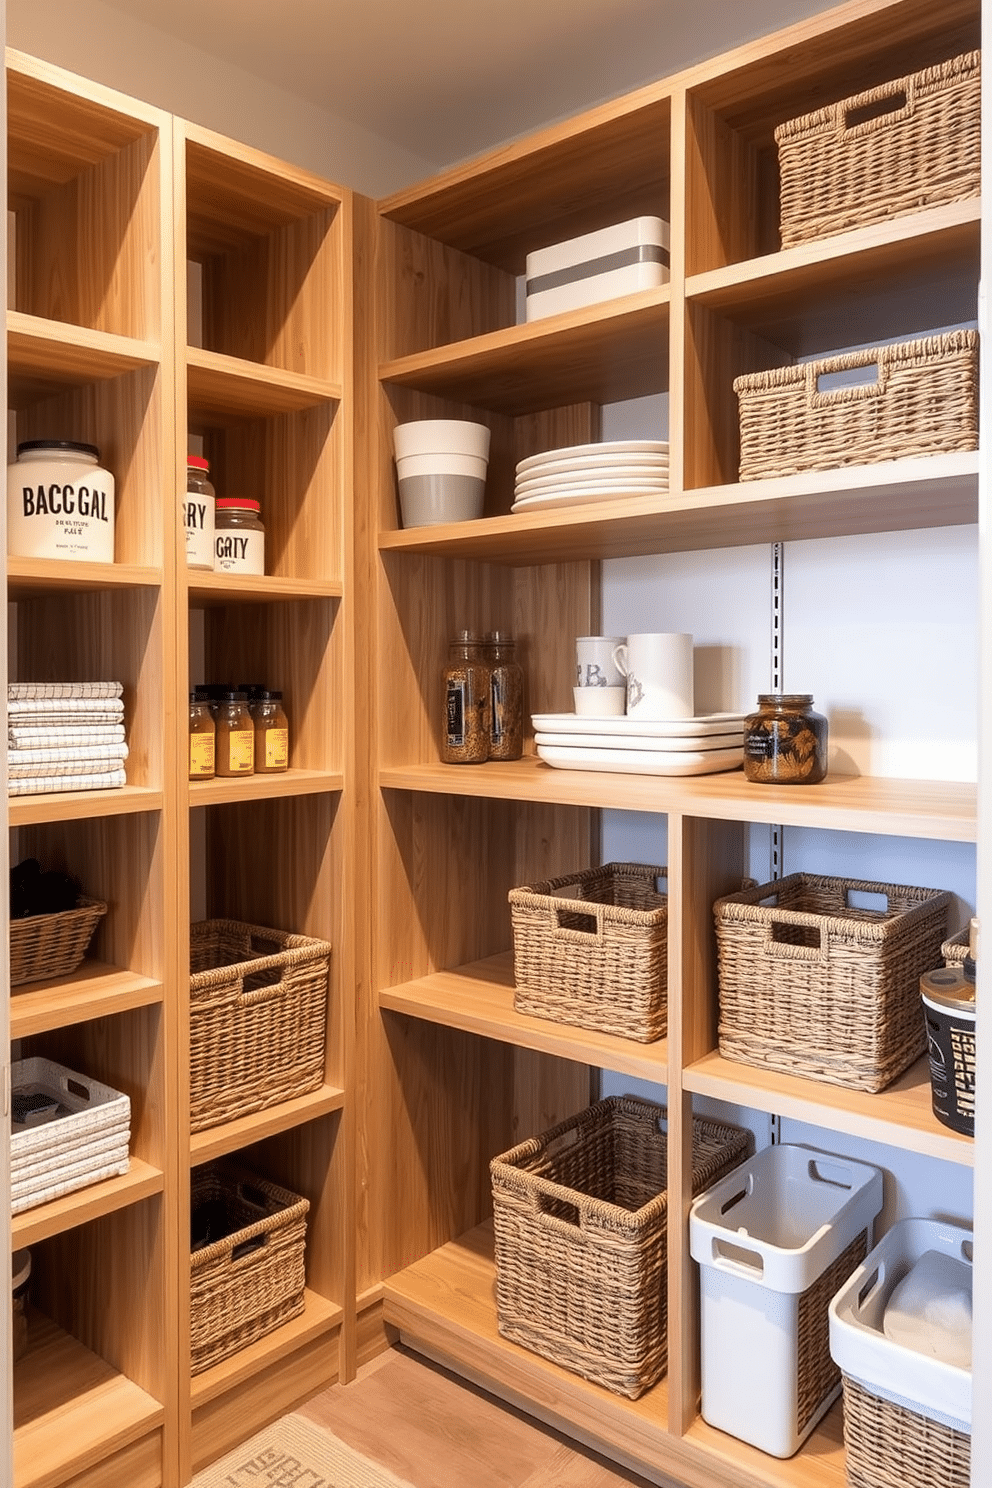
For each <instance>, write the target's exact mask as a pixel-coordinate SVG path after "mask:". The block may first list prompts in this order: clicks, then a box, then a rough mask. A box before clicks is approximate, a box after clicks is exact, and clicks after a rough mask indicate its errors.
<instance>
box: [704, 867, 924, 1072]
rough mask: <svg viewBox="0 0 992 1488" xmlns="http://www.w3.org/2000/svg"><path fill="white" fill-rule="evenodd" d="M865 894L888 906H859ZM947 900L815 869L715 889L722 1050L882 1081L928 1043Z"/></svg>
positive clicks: (779, 1065) (784, 1067)
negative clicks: (929, 1003)
mask: <svg viewBox="0 0 992 1488" xmlns="http://www.w3.org/2000/svg"><path fill="white" fill-rule="evenodd" d="M862 894H865V895H880V896H884V899H885V907H884V908H880V909H875V908H861V907H858V906H857V905H856V903H853V902H852V898H851V896H852V895H854V896H855V898H857V896H860V895H862ZM950 900H951V896H950V894H949V893H946V892H944V891H942V890H938V889H914V888H904V887H902V886H901V885H898V884H882V883H873V882H868V881H866V880H861V879H849V878H825V877H817V876H815V875H813V874H807V873H793V874H790V875H789V876H788V877H787V878H783V879H779V880H777V881H776V882H773V883H766V884H761V885H759V886H758V887H756V888H751V889H745V890H743V891H742V892H740V893H737V894H730V895H728V896H727V897H726V898H723V899H718V900H717V902H716V904H715V905H714V907H713V909H714V916H715V919H716V934H717V944H718V948H719V979H720V1025H719V1037H720V1053H721V1054H723V1055H724V1056H725V1057H726V1058H728V1059H736V1060H739V1061H740V1062H741V1063H743V1064H751V1065H758V1066H765V1067H767V1068H769V1069H775V1070H781V1071H783V1072H784V1073H786V1074H791V1075H803V1076H806V1077H807V1078H811V1079H815V1080H824V1081H826V1082H827V1083H828V1084H831V1085H844V1086H847V1087H848V1088H849V1089H852V1090H867V1091H873V1092H874V1091H879V1090H883V1089H884V1088H885V1086H886V1085H889V1084H891V1082H892V1081H893V1080H894V1079H896V1078H897V1076H899V1075H900V1074H902V1072H903V1070H905V1069H906V1068H908V1066H909V1065H910V1064H912V1063H913V1061H914V1060H916V1059H918V1058H919V1057H920V1055H921V1054H923V1052H924V1050H925V1048H926V1030H925V1025H924V1021H923V1017H922V1014H921V1010H920V986H919V983H920V977H921V975H922V974H923V972H925V971H930V970H931V969H932V968H933V967H935V966H939V965H940V963H941V942H942V941H943V939H944V936H945V934H946V925H947V911H948V906H949V904H950Z"/></svg>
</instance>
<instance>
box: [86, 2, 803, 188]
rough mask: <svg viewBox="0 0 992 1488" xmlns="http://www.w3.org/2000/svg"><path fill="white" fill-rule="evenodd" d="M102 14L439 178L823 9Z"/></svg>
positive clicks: (263, 5)
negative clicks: (297, 102) (231, 71)
mask: <svg viewBox="0 0 992 1488" xmlns="http://www.w3.org/2000/svg"><path fill="white" fill-rule="evenodd" d="M106 3H107V4H108V5H109V6H110V7H111V8H112V9H114V10H117V11H121V12H124V13H126V14H128V15H130V16H132V17H134V18H135V19H137V20H140V21H143V22H145V23H146V24H148V25H151V26H154V27H156V28H158V29H159V30H161V31H164V32H166V33H168V34H170V35H172V36H174V37H176V38H178V39H180V40H181V41H184V42H187V43H189V44H190V45H192V46H195V47H197V48H199V49H200V50H201V51H204V52H207V53H211V54H214V55H216V56H218V57H223V58H225V59H226V60H227V61H228V62H231V63H234V64H235V65H237V66H239V67H242V68H244V69H245V70H246V71H247V72H250V73H253V74H254V75H255V76H257V77H260V78H264V79H266V80H267V81H269V82H271V83H273V84H275V85H277V86H279V87H281V88H283V89H284V90H286V91H288V92H290V93H293V94H296V95H298V96H299V97H300V98H303V99H306V100H308V101H309V102H311V103H315V104H317V105H319V106H320V107H321V108H323V109H326V110H327V112H328V113H330V114H333V115H336V116H337V117H339V118H344V119H349V120H351V121H352V122H353V123H355V124H358V125H360V126H362V127H363V128H365V129H367V130H369V131H370V132H372V133H373V134H376V135H378V136H379V137H380V138H383V139H386V140H390V141H392V142H394V143H395V144H398V145H401V146H403V147H404V148H405V149H407V150H409V151H411V152H412V153H414V154H416V155H420V156H422V157H423V158H424V159H426V160H430V161H433V162H435V163H436V164H438V165H443V164H447V163H449V162H451V161H454V160H458V159H462V158H464V157H465V156H467V155H470V154H474V153H476V152H478V151H480V150H483V149H486V148H488V147H489V146H491V145H494V144H497V143H500V142H501V141H503V140H506V139H510V138H513V137H514V136H516V135H519V134H521V133H524V132H526V131H527V130H530V129H533V128H536V127H537V126H539V125H541V124H544V123H546V122H549V121H551V120H553V119H558V118H562V117H565V116H567V115H569V114H573V113H576V112H578V111H580V110H582V109H584V108H587V107H589V106H590V105H591V104H593V103H597V102H600V101H601V100H603V99H606V98H612V97H615V96H617V95H618V94H620V93H624V92H628V91H629V90H630V89H631V88H634V87H637V86H639V85H640V84H642V83H646V82H650V81H653V80H654V79H655V78H658V77H662V76H664V75H665V74H666V73H668V72H672V71H676V70H678V69H679V68H681V67H683V66H686V65H688V64H690V63H692V62H695V61H698V60H700V59H701V58H703V57H706V56H710V55H713V54H714V53H716V52H719V51H723V50H726V49H727V48H728V47H732V46H734V45H736V44H738V43H739V42H741V41H744V40H747V39H750V38H751V37H754V36H760V35H762V34H764V33H765V32H767V31H770V30H774V29H775V28H776V27H778V26H782V25H786V24H788V22H789V21H791V20H793V19H796V18H799V17H802V16H807V15H810V14H813V13H814V12H816V11H819V10H825V9H827V8H828V7H829V5H830V4H831V3H832V0H414V3H412V0H280V3H279V4H278V5H273V3H272V0H106ZM204 86H205V87H209V78H204Z"/></svg>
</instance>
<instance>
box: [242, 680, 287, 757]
mask: <svg viewBox="0 0 992 1488" xmlns="http://www.w3.org/2000/svg"><path fill="white" fill-rule="evenodd" d="M251 716H252V718H253V719H254V721H255V773H256V774H258V775H275V774H277V773H278V772H279V771H280V770H288V769H289V720H288V719H287V717H286V714H285V712H284V711H283V706H282V693H281V692H267V691H264V690H263V691H262V692H261V693H260V694H259V696H258V697H257V698H256V699H255V700H254V702H253V703H252V704H251Z"/></svg>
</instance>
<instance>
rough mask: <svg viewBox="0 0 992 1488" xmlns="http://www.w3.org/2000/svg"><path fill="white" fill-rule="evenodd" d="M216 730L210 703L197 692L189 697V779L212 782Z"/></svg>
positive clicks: (214, 763)
mask: <svg viewBox="0 0 992 1488" xmlns="http://www.w3.org/2000/svg"><path fill="white" fill-rule="evenodd" d="M216 742H217V728H216V725H215V723H214V716H213V713H212V712H211V711H210V703H209V702H208V701H207V699H206V698H205V697H201V696H199V695H198V692H191V693H190V695H189V778H190V780H213V778H214V772H215V766H216V758H215V755H216Z"/></svg>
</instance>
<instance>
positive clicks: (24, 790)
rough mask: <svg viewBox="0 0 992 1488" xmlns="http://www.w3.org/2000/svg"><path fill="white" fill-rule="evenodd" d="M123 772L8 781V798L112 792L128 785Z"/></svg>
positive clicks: (36, 777)
mask: <svg viewBox="0 0 992 1488" xmlns="http://www.w3.org/2000/svg"><path fill="white" fill-rule="evenodd" d="M126 784H127V777H126V776H125V774H124V771H123V770H106V771H104V773H103V774H98V775H93V774H87V775H51V776H38V775H32V776H29V777H28V778H26V779H24V780H8V782H7V794H8V796H41V795H50V794H51V793H52V792H53V791H81V790H112V789H115V788H116V787H118V786H121V785H126Z"/></svg>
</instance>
